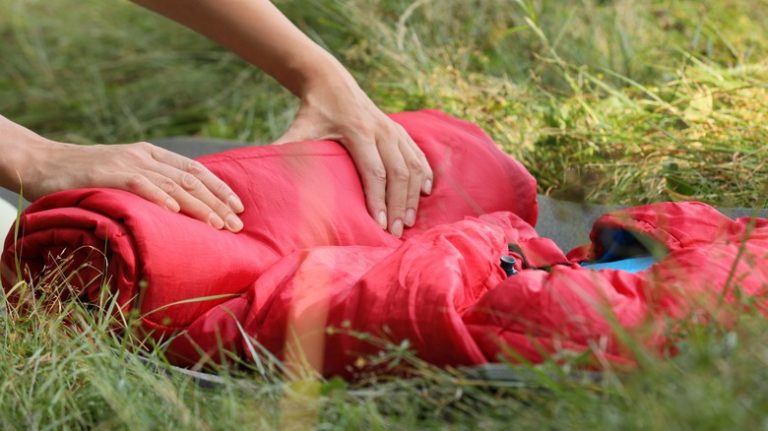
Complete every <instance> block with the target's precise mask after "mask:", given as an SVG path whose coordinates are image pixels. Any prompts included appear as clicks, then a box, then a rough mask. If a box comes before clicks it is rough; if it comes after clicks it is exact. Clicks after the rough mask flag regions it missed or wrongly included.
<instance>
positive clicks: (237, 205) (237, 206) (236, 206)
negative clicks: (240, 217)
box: [227, 196, 245, 213]
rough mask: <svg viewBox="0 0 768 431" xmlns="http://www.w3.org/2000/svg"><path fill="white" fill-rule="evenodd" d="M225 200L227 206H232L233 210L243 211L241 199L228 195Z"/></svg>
mask: <svg viewBox="0 0 768 431" xmlns="http://www.w3.org/2000/svg"><path fill="white" fill-rule="evenodd" d="M227 202H228V203H229V207H230V208H232V210H233V211H234V212H236V213H241V212H243V211H245V207H244V206H243V201H241V200H240V198H238V197H237V196H230V197H229V200H228V201H227Z"/></svg>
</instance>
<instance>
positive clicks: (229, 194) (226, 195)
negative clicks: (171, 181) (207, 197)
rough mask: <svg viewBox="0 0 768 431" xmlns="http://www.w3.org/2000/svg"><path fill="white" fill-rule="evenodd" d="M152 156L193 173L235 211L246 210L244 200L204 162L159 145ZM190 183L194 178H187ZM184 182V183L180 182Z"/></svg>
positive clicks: (161, 161) (154, 148)
mask: <svg viewBox="0 0 768 431" xmlns="http://www.w3.org/2000/svg"><path fill="white" fill-rule="evenodd" d="M152 158H154V159H155V160H157V161H158V162H160V163H164V164H167V165H170V166H173V167H174V168H176V169H178V170H179V171H182V172H185V173H188V174H191V175H192V176H193V177H194V178H196V179H197V180H199V181H200V182H201V183H202V185H203V186H204V187H205V188H206V189H207V190H208V191H210V192H211V193H213V195H214V196H216V198H218V199H219V200H220V201H221V202H222V203H224V204H226V205H228V206H229V207H230V208H231V209H232V211H233V212H235V213H238V214H239V213H241V212H243V211H244V209H245V208H244V207H243V202H242V201H241V200H240V198H239V197H238V196H237V195H236V194H235V192H233V191H232V189H231V188H230V187H229V186H228V185H227V183H225V182H224V181H222V180H221V179H219V178H218V177H217V176H216V175H214V174H213V173H212V172H211V171H209V170H208V168H206V167H205V166H203V164H202V163H200V162H198V161H195V160H192V159H188V158H186V157H183V156H181V155H178V154H176V153H173V152H171V151H168V150H165V149H163V148H159V147H152ZM187 181H188V182H189V183H190V184H192V183H194V180H192V179H188V180H187ZM180 184H182V183H180Z"/></svg>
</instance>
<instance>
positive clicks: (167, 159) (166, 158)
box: [149, 147, 244, 232]
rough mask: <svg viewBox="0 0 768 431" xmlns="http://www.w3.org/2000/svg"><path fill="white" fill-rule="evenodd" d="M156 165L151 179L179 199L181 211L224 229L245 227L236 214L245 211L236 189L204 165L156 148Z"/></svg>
mask: <svg viewBox="0 0 768 431" xmlns="http://www.w3.org/2000/svg"><path fill="white" fill-rule="evenodd" d="M152 157H153V159H154V160H155V163H154V164H152V165H151V166H150V167H149V171H150V172H151V173H152V174H151V175H149V177H150V180H151V181H152V182H153V183H155V185H157V186H158V187H160V188H161V189H163V190H164V191H165V192H166V193H167V194H168V195H170V196H171V197H172V198H173V199H175V200H176V201H177V202H178V203H179V205H180V208H181V210H182V211H183V212H184V213H186V214H189V215H191V216H192V217H195V218H198V219H200V220H203V221H205V222H207V223H209V224H210V225H211V226H214V227H216V228H217V229H221V228H224V227H226V228H227V229H228V230H230V231H232V232H238V231H240V230H241V229H242V228H243V222H242V221H241V220H240V218H239V217H237V215H236V213H240V212H242V211H243V210H244V208H243V204H242V202H241V201H240V199H239V198H238V197H237V195H235V193H234V192H233V191H232V189H231V188H230V187H229V186H228V185H227V184H226V183H224V182H223V181H221V180H220V179H219V178H217V177H216V176H215V175H213V173H211V172H210V171H209V170H208V169H207V168H205V166H203V165H202V164H201V163H199V162H196V161H194V160H191V159H187V158H185V157H182V156H180V155H178V154H174V153H172V152H170V151H166V150H163V149H161V148H157V147H153V148H152Z"/></svg>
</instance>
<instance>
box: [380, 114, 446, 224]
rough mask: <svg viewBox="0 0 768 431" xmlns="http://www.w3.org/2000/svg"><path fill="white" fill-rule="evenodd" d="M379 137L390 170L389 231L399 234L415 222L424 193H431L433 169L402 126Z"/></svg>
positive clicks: (388, 194) (387, 196)
mask: <svg viewBox="0 0 768 431" xmlns="http://www.w3.org/2000/svg"><path fill="white" fill-rule="evenodd" d="M393 130H394V133H393V135H390V136H388V137H386V138H381V139H379V140H378V142H377V145H378V147H379V151H380V154H381V156H382V162H383V163H384V166H385V169H386V171H387V191H386V201H387V214H388V215H389V217H388V222H389V230H390V232H391V233H392V234H393V235H395V236H397V237H400V236H401V235H402V231H403V227H404V226H405V227H412V226H413V225H414V224H416V216H417V211H418V209H419V198H420V197H421V192H424V193H427V194H428V193H431V192H432V181H433V179H432V178H433V177H432V169H431V168H430V166H429V163H428V162H427V159H426V157H425V156H424V153H423V152H422V151H421V149H420V148H419V147H418V146H417V145H416V144H415V143H414V142H413V140H412V139H411V137H410V136H408V134H407V133H406V132H405V130H404V129H403V128H402V127H400V126H399V125H395V126H394V129H393Z"/></svg>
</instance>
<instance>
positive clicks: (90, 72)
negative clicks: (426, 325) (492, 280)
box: [0, 0, 768, 429]
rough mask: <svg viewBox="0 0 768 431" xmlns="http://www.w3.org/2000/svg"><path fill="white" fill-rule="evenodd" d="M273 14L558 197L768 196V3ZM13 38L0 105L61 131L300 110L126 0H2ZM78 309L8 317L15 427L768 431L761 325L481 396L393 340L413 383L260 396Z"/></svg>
mask: <svg viewBox="0 0 768 431" xmlns="http://www.w3.org/2000/svg"><path fill="white" fill-rule="evenodd" d="M278 5H279V6H280V7H281V8H282V9H283V10H284V11H285V12H286V13H287V14H288V15H289V16H290V17H291V18H292V19H293V20H294V21H295V22H297V23H298V24H299V25H300V26H301V27H302V28H303V29H304V30H305V31H306V32H307V33H309V34H310V35H311V36H312V37H313V38H315V39H316V40H317V41H318V42H319V43H321V44H323V45H324V46H326V47H327V48H328V49H329V50H331V51H332V52H333V53H334V54H336V55H337V56H338V57H339V58H340V59H341V60H342V61H343V62H344V63H345V64H347V65H348V66H349V67H350V69H351V70H352V72H353V73H354V74H355V75H356V76H357V77H358V79H359V80H360V82H361V84H362V85H363V87H364V88H365V89H366V90H367V91H368V92H369V94H370V95H371V97H372V98H373V99H374V100H375V101H376V102H377V103H378V104H379V105H380V106H382V107H383V108H384V109H386V110H388V111H398V110H406V109H418V108H424V107H437V108H440V109H443V110H445V111H447V112H450V113H452V114H455V115H458V116H461V117H464V118H467V119H470V120H473V121H475V122H477V123H479V124H481V125H482V126H483V127H484V128H485V130H487V131H488V132H489V133H490V134H491V135H492V136H493V137H494V139H496V141H497V142H498V143H499V144H500V145H501V146H503V148H505V150H507V151H508V152H509V153H510V154H513V155H514V156H516V157H518V158H519V159H521V160H523V161H524V162H525V163H526V165H527V166H528V167H529V169H531V171H532V172H533V173H534V174H535V175H536V176H537V178H538V179H539V184H540V188H541V191H542V192H545V193H548V194H552V195H555V196H558V197H562V198H568V199H574V200H588V201H611V202H623V203H640V202H648V201H659V200H678V199H691V198H693V199H699V200H703V201H706V202H710V203H715V204H719V205H729V206H737V205H743V206H763V205H764V200H765V198H764V196H765V188H766V186H765V185H766V184H768V181H767V180H768V175H767V173H768V170H767V169H766V168H765V165H766V162H768V150H766V148H768V147H766V146H765V144H764V143H765V142H766V141H767V140H768V139H767V138H768V33H766V31H765V29H766V28H768V2H766V1H765V0H704V1H694V0H680V1H674V0H635V1H630V0H613V1H611V0H602V1H598V0H580V1H566V0H551V1H543V0H540V1H535V0H518V1H515V0H440V1H437V0H433V1H424V0H419V1H415V2H413V1H399V0H374V1H363V0H348V1H344V2H342V1H335V0H328V1H322V2H313V4H312V7H308V6H307V2H303V1H298V0H286V1H280V2H278ZM0 36H1V37H2V40H3V43H2V44H0V113H2V114H3V115H5V116H8V117H9V118H11V119H13V120H15V121H17V122H20V123H22V124H24V125H25V126H27V127H30V128H32V129H34V130H37V131H40V132H41V133H44V134H46V135H47V136H50V137H52V138H56V139H60V140H65V141H70V142H79V143H94V142H104V143H112V142H130V141H138V140H145V139H150V138H153V137H160V136H169V135H205V136H213V137H222V138H231V139H238V140H243V141H260V142H264V141H269V140H270V139H273V138H275V137H277V136H279V135H280V134H281V132H282V131H283V130H284V128H285V127H286V126H287V124H289V122H290V119H291V115H292V112H293V109H294V108H295V106H296V102H295V100H293V99H292V98H291V97H290V96H289V95H288V94H287V93H286V92H285V91H283V90H282V89H280V88H279V87H278V86H277V85H276V84H275V83H274V82H273V81H272V80H270V79H269V78H267V77H265V76H264V75H263V74H261V73H259V72H258V71H256V70H254V69H252V68H250V67H248V66H247V65H246V64H244V63H243V62H242V61H240V60H238V59H237V58H235V57H234V56H232V55H231V54H228V53H226V52H224V51H222V50H221V49H220V48H218V47H216V46H215V45H213V44H211V43H210V42H208V41H206V40H204V39H202V38H200V37H198V36H196V35H194V34H192V33H191V32H189V31H187V30H185V29H183V28H181V27H179V26H176V25H174V24H172V23H169V22H167V21H164V20H162V19H160V18H158V17H155V16H152V15H151V14H149V13H148V12H145V11H143V10H141V9H139V8H137V7H134V6H131V5H130V4H128V3H126V2H104V1H96V0H90V1H85V2H79V3H77V4H74V3H71V2H65V1H63V0H47V1H43V0H25V1H19V0H0ZM59 305H60V306H61V307H62V309H61V310H59V312H57V313H53V314H52V313H49V312H46V311H45V309H44V308H43V305H42V304H37V305H33V306H32V307H31V308H30V309H26V310H14V309H9V310H8V312H7V315H6V317H5V318H3V319H2V320H0V325H2V326H0V327H1V328H2V329H0V339H2V345H1V346H0V421H2V424H3V428H8V429H49V428H94V427H96V428H104V429H112V428H134V429H158V428H170V427H184V428H200V429H229V428H235V427H243V426H249V427H254V428H265V429H268V428H274V427H278V426H282V427H283V428H291V427H292V426H294V427H295V428H296V429H301V428H303V427H305V426H306V425H307V424H310V425H312V426H314V427H315V428H318V429H359V428H369V429H401V428H402V429H411V428H413V429H416V428H418V429H422V428H427V429H430V428H431V429H443V428H446V429H471V428H486V429H509V428H520V429H547V428H548V429H615V428H620V429H648V428H651V429H768V415H766V414H765V413H764V412H766V411H768V371H766V370H768V367H767V366H766V365H768V350H766V348H765V346H766V345H768V343H767V342H768V323H766V322H765V320H764V319H763V318H761V317H759V316H755V315H751V314H750V315H746V316H744V317H743V318H741V319H740V320H739V321H738V322H736V323H735V324H734V325H733V326H730V327H727V328H726V327H719V326H717V325H707V326H695V325H692V326H690V327H689V328H686V330H687V333H686V334H685V335H686V337H685V338H684V339H683V340H681V341H680V343H679V345H678V348H679V351H680V352H679V355H678V356H676V357H675V358H658V359H651V360H649V361H647V362H646V363H643V364H642V365H641V366H640V367H639V368H638V369H637V370H634V371H623V372H615V373H608V374H607V377H606V378H605V379H604V380H603V381H601V382H599V383H594V382H592V383H587V382H579V381H574V380H572V379H568V378H562V376H563V374H564V373H567V367H568V365H567V362H566V365H562V364H561V365H558V366H556V365H554V364H544V365H542V366H538V367H524V370H523V371H525V376H526V377H525V378H524V379H523V381H522V382H521V383H519V384H517V385H512V386H510V385H502V384H481V383H479V382H473V381H470V380H468V379H466V378H463V377H460V376H458V375H457V374H455V373H452V372H449V371H439V370H435V369H432V368H430V367H427V366H426V365H425V364H420V363H419V362H418V361H415V360H414V359H413V358H411V357H410V356H408V353H407V352H405V353H403V352H401V351H400V350H398V349H392V350H391V354H392V355H404V356H403V358H401V359H404V360H408V361H409V362H410V363H412V365H413V367H414V368H415V369H416V370H417V371H416V377H415V378H412V379H407V380H397V379H385V380H384V381H380V382H377V384H376V385H370V384H369V385H362V386H357V385H350V384H347V383H344V382H341V381H337V380H330V381H322V380H321V381H315V382H314V383H309V384H305V385H304V386H302V385H300V384H298V383H291V382H286V381H282V380H280V379H279V378H278V377H277V376H274V375H270V376H269V377H270V379H269V381H263V382H262V381H260V380H259V379H260V378H258V377H255V374H254V373H245V374H243V372H242V371H237V370H224V372H223V374H224V375H225V376H230V375H234V376H240V377H244V378H246V379H248V380H252V381H257V382H259V383H260V385H259V387H258V389H244V388H241V387H239V386H238V385H237V384H235V383H229V384H226V385H224V386H223V387H221V388H215V389H206V388H201V387H199V386H198V385H196V384H195V383H193V382H192V381H190V380H188V379H186V378H183V377H181V376H178V375H173V374H171V375H165V374H163V373H158V372H156V370H153V369H152V368H151V367H147V365H146V364H144V363H143V362H140V361H138V360H137V359H136V358H135V356H134V355H131V354H128V353H127V352H128V351H129V350H130V349H131V347H132V346H135V345H137V344H140V340H135V339H133V338H131V337H125V336H123V337H120V336H117V335H115V334H114V333H112V332H111V331H110V330H109V329H110V319H109V318H107V317H105V315H104V314H103V313H99V312H96V313H94V312H93V310H92V307H88V306H84V305H82V304H79V303H77V302H76V301H70V302H66V303H63V304H59ZM148 355H149V356H150V357H151V358H154V360H156V361H157V362H159V363H160V364H162V356H161V354H160V352H159V351H158V350H156V349H150V353H148ZM398 357H399V356H398ZM159 367H160V368H161V369H163V366H162V365H160V366H159Z"/></svg>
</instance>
